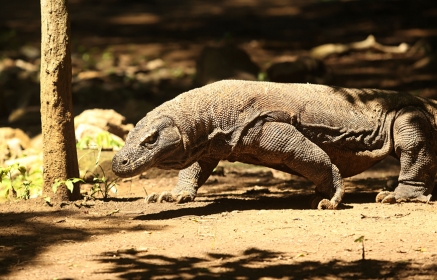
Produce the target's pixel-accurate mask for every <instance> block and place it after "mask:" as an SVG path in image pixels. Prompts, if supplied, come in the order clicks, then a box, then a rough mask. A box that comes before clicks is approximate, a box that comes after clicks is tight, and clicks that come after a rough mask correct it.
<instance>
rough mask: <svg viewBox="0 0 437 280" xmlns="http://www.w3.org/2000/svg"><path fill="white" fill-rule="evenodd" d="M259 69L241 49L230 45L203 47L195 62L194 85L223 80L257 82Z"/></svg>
mask: <svg viewBox="0 0 437 280" xmlns="http://www.w3.org/2000/svg"><path fill="white" fill-rule="evenodd" d="M259 71H260V69H259V67H258V65H256V64H255V63H254V62H253V61H252V60H251V58H250V56H249V55H248V54H247V53H246V52H245V51H244V50H242V49H239V48H237V47H235V46H232V45H226V46H221V47H205V48H204V49H203V50H202V52H201V54H200V56H199V58H198V60H197V62H196V79H195V84H196V85H198V86H203V85H207V84H210V83H213V82H216V81H220V80H224V79H236V80H252V81H253V80H257V77H258V73H259Z"/></svg>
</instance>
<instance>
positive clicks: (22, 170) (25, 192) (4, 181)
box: [0, 163, 42, 199]
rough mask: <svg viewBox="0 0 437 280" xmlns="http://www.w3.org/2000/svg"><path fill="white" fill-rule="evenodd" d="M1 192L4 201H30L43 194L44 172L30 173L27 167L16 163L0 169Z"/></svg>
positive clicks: (35, 171)
mask: <svg viewBox="0 0 437 280" xmlns="http://www.w3.org/2000/svg"><path fill="white" fill-rule="evenodd" d="M0 192H1V197H2V198H3V199H8V198H9V199H10V198H14V197H16V198H19V199H29V198H31V197H35V196H38V195H41V193H42V172H41V171H40V170H34V171H33V172H31V173H29V171H28V170H27V169H26V167H25V166H22V165H20V164H19V163H14V164H12V165H9V166H6V167H0Z"/></svg>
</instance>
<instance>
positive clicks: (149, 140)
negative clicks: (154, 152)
mask: <svg viewBox="0 0 437 280" xmlns="http://www.w3.org/2000/svg"><path fill="white" fill-rule="evenodd" d="M156 140H158V131H155V132H154V133H152V134H150V135H149V136H147V137H146V138H144V139H143V141H141V146H144V145H147V144H149V145H150V144H154V143H155V142H156Z"/></svg>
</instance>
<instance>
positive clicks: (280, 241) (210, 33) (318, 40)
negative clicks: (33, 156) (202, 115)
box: [0, 0, 437, 279]
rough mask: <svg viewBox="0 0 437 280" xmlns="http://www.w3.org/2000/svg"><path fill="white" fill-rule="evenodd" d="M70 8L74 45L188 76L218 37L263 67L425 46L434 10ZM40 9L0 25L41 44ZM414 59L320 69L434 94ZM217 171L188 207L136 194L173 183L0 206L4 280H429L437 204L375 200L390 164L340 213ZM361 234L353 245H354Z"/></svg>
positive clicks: (148, 182)
mask: <svg viewBox="0 0 437 280" xmlns="http://www.w3.org/2000/svg"><path fill="white" fill-rule="evenodd" d="M69 2H70V8H71V9H70V11H71V19H72V37H73V39H72V41H73V48H79V47H81V46H82V45H85V46H86V47H87V48H88V49H93V48H96V49H99V50H100V51H101V52H103V51H104V50H105V49H106V48H111V51H112V52H113V53H114V55H115V56H117V55H120V54H122V55H125V56H126V55H127V56H131V57H134V58H135V57H139V56H147V59H154V58H156V57H158V58H162V59H163V60H164V61H165V62H166V63H167V64H168V65H169V66H171V67H182V68H184V69H186V68H191V69H192V68H194V65H195V58H196V56H197V55H198V54H199V51H200V50H201V48H202V47H203V46H204V45H207V44H208V43H211V42H214V41H217V40H220V38H222V37H223V36H224V35H226V34H228V33H227V32H230V33H231V35H232V38H233V39H234V40H235V43H236V44H238V45H239V46H240V47H242V48H244V49H245V50H246V51H247V52H248V53H249V54H250V55H251V57H252V59H253V60H254V61H255V62H256V63H258V64H259V65H260V66H261V67H262V68H265V67H266V66H268V65H269V63H272V62H274V61H282V60H284V59H287V58H290V57H295V56H297V55H306V54H308V50H309V49H310V48H312V47H315V46H317V45H319V44H324V43H348V42H353V41H359V40H363V39H365V38H366V37H367V36H368V35H369V34H374V35H375V37H376V38H377V40H378V41H379V42H381V43H383V44H389V45H399V44H400V43H402V42H406V43H408V44H410V45H414V44H415V43H417V42H418V41H420V40H421V39H430V42H431V43H432V40H431V39H433V38H435V36H436V35H437V32H436V30H437V24H436V21H435V16H436V15H437V8H436V7H435V4H433V1H428V2H425V1H423V2H422V1H414V2H410V1H395V2H392V1H387V2H385V1H384V2H382V1H351V2H340V1H326V2H323V1H290V2H287V1H282V0H275V1H250V0H233V1H225V0H222V1H216V5H211V4H210V3H209V2H204V1H194V0H193V1H174V0H160V1H145V3H143V2H141V1H135V0H129V1H128V0H125V1H117V0H111V1H109V0H108V1H92V0H88V1H85V0H71V1H69ZM38 6H39V2H38V1H30V0H29V1H9V2H8V4H7V5H6V4H5V6H4V8H2V9H0V18H1V19H2V20H4V22H2V23H4V24H5V26H8V27H10V28H13V29H14V30H15V31H16V32H17V34H18V35H17V37H18V38H19V39H20V40H21V41H25V42H27V43H30V44H32V43H33V44H36V45H37V44H38V41H39V37H38V34H39V32H40V26H39V13H38V12H37V11H38ZM2 23H0V27H3V25H2ZM15 31H14V32H15ZM73 51H74V50H73ZM422 58H424V55H423V53H422V54H410V55H408V56H405V55H387V54H383V53H373V52H366V51H365V52H357V53H346V54H343V55H340V56H332V57H328V58H326V59H325V60H324V63H325V64H326V65H327V66H328V68H329V69H330V71H331V72H332V74H333V76H334V80H333V84H335V85H339V86H349V87H375V88H386V89H401V90H409V91H412V92H413V93H416V94H419V95H423V96H436V92H437V86H436V81H437V79H436V74H435V68H432V67H434V66H432V65H431V68H424V69H422V68H421V70H420V71H418V72H414V71H413V72H411V71H409V70H408V69H410V68H411V66H412V65H413V64H414V63H415V62H417V61H418V60H420V59H422ZM429 59H430V60H432V59H435V56H433V54H431V55H430V56H429ZM73 70H74V69H73ZM74 71H75V70H74ZM77 71H79V70H77ZM187 79H188V78H185V79H180V80H177V81H173V80H171V81H164V83H163V86H162V85H161V87H159V88H158V89H157V90H155V89H153V90H155V91H156V92H158V93H160V94H162V92H164V91H165V92H166V93H167V91H170V92H174V93H176V92H182V91H184V90H186V89H187V88H189V87H190V83H189V82H187ZM123 87H125V88H129V85H128V86H126V85H123ZM144 98H148V97H147V96H145V97H144ZM222 166H223V168H224V174H225V176H218V175H215V176H212V177H211V178H210V179H209V180H208V182H207V184H206V185H205V186H203V187H202V188H200V190H199V195H198V197H197V199H196V201H195V202H193V203H189V204H183V205H175V204H171V203H164V204H145V203H144V199H143V198H144V196H145V194H146V193H145V191H147V193H149V194H150V193H151V192H161V191H164V190H170V189H171V188H172V187H173V186H174V185H175V183H176V181H177V177H176V173H174V172H161V173H159V172H155V173H154V175H150V174H151V173H150V172H149V173H146V175H145V176H144V178H142V179H139V178H138V177H137V178H134V179H132V180H131V181H125V182H122V183H121V185H120V187H119V192H118V194H117V196H116V197H113V198H112V199H111V200H109V201H106V202H104V201H102V200H95V201H89V202H87V203H86V204H85V205H81V204H80V202H76V203H71V204H64V205H55V206H53V207H50V206H48V205H46V203H45V202H43V201H42V199H32V200H29V201H14V202H8V203H5V204H1V205H0V227H1V231H0V278H2V279H32V278H34V279H115V278H121V279H204V278H221V279H435V278H437V265H436V263H437V242H436V241H437V215H436V213H437V204H436V203H435V202H432V203H430V204H412V203H403V204H396V205H381V204H376V203H375V202H374V199H375V196H376V194H377V193H378V192H379V191H381V190H382V189H384V188H385V187H386V182H387V180H388V179H391V178H393V177H395V176H397V173H398V170H399V167H398V165H397V163H396V162H395V161H393V160H388V161H384V162H383V163H380V164H379V165H377V166H375V167H374V168H372V169H371V170H369V171H367V172H365V173H363V174H360V175H358V176H355V177H353V178H349V179H346V180H345V184H346V190H347V193H346V196H345V199H344V203H343V204H342V206H341V209H339V210H336V211H318V210H311V209H309V207H308V200H309V198H310V195H311V194H312V192H313V189H314V186H313V185H312V184H311V182H308V181H306V180H304V179H302V178H299V177H295V176H291V175H287V174H284V173H281V172H277V171H273V170H270V169H267V168H262V167H253V166H247V165H241V164H234V165H230V164H228V163H222ZM360 237H363V238H362V239H361V240H362V241H363V242H355V241H356V240H357V239H360Z"/></svg>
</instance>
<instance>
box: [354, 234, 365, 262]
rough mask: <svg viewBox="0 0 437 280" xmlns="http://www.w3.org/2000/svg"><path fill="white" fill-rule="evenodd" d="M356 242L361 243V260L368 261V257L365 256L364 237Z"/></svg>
mask: <svg viewBox="0 0 437 280" xmlns="http://www.w3.org/2000/svg"><path fill="white" fill-rule="evenodd" d="M354 242H359V243H361V259H362V260H365V259H366V255H365V249H364V235H362V236H360V237H358V238H357V239H355V241H354Z"/></svg>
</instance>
